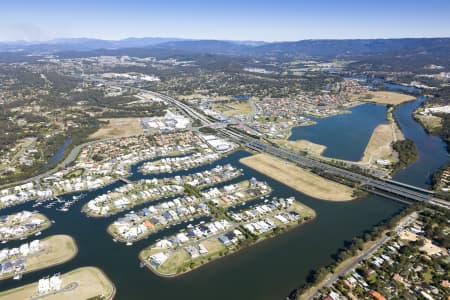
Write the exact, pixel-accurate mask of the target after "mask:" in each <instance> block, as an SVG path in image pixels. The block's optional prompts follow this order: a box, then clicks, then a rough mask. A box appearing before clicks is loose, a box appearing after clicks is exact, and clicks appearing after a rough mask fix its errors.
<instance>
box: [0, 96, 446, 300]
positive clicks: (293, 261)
mask: <svg viewBox="0 0 450 300" xmlns="http://www.w3.org/2000/svg"><path fill="white" fill-rule="evenodd" d="M419 101H422V100H421V99H419ZM412 104H414V105H416V104H417V105H418V104H420V103H419V102H418V101H416V102H413V103H411V106H410V104H404V105H402V106H400V108H399V109H398V110H397V111H396V117H398V118H399V123H400V127H401V128H402V130H404V132H405V135H406V136H408V137H411V138H412V139H414V141H415V142H416V144H417V145H418V148H419V152H420V155H421V160H419V161H418V162H417V163H416V164H414V165H412V166H410V167H408V168H407V169H406V170H405V171H403V172H401V173H399V174H398V175H397V176H398V179H399V180H404V181H405V182H414V183H416V182H417V183H418V184H419V183H422V184H426V182H427V179H426V178H427V176H428V173H429V172H431V171H432V169H433V168H434V167H435V166H438V165H441V164H443V163H445V162H443V161H442V155H443V154H441V152H439V155H435V154H433V153H429V154H427V149H429V148H427V145H428V144H429V143H432V144H433V145H435V144H434V143H437V144H439V141H438V140H434V139H431V142H430V140H429V139H428V135H426V134H425V135H422V134H421V133H418V132H417V131H418V130H419V129H421V128H420V127H416V126H414V125H411V124H410V123H409V122H410V121H411V120H410V121H408V118H411V115H410V113H409V112H410V111H411V110H412V109H414V107H413V105H412ZM352 111H353V115H359V114H362V115H363V117H361V116H358V117H356V118H355V119H353V120H354V122H356V123H354V124H353V125H352V126H349V127H347V130H349V131H350V130H353V129H355V130H360V129H359V127H361V126H363V124H362V123H359V122H363V123H369V124H370V125H367V128H365V129H364V130H361V131H358V132H359V134H361V135H363V136H355V137H354V138H353V140H352V139H351V138H348V139H347V140H345V139H344V140H343V141H341V142H338V141H337V140H338V139H337V138H335V136H333V135H332V134H333V132H332V131H330V129H328V128H323V129H322V131H318V132H317V133H316V134H317V136H318V137H317V139H316V140H313V141H314V142H317V143H321V144H325V145H327V146H328V147H329V149H330V150H329V151H332V152H327V153H326V155H330V156H331V155H335V156H336V157H339V158H341V157H345V158H348V157H346V155H347V152H348V151H350V150H349V148H351V147H350V145H351V144H350V142H351V141H353V144H355V145H354V146H355V147H357V149H360V150H359V151H361V149H363V148H364V147H365V144H367V140H368V138H367V136H370V134H367V132H369V133H370V132H371V131H370V130H373V128H374V127H375V126H376V125H377V124H378V122H383V120H384V114H385V107H383V106H380V105H371V104H368V105H362V106H359V107H355V108H353V109H352ZM344 116H351V115H344ZM337 117H340V116H336V117H331V118H327V119H323V120H320V122H330V121H327V120H329V119H332V118H337ZM368 117H370V118H369V120H368V119H367V118H368ZM403 118H404V119H403ZM355 120H356V121H355ZM320 122H319V124H320ZM344 122H349V124H350V123H351V122H350V121H344ZM411 122H415V121H414V120H412V121H411ZM319 124H318V125H319ZM335 124H337V123H335ZM318 125H315V126H318ZM329 126H333V123H331V124H330V123H329ZM364 126H365V125H364ZM370 128H372V129H370ZM330 135H331V136H330ZM329 139H331V140H334V141H330V142H329V143H328V144H327V143H326V142H327V141H328V140H329ZM355 141H356V142H355ZM420 145H422V146H423V147H422V146H420ZM441 146H442V145H441ZM437 149H439V151H441V150H445V149H442V147H438V148H437ZM362 151H363V150H362ZM361 153H362V152H361ZM248 155H250V154H249V153H248V152H245V151H238V152H235V153H233V154H230V155H229V156H227V157H225V158H223V159H221V160H219V161H216V162H214V163H213V164H210V165H205V166H201V167H198V168H195V169H192V170H190V171H189V172H187V171H180V172H174V173H172V174H160V175H158V176H153V175H146V176H144V175H142V174H140V173H139V171H138V168H139V166H140V165H141V164H142V163H140V164H137V165H135V166H134V167H133V168H132V169H131V171H132V173H133V174H132V175H131V176H130V177H129V179H131V180H138V179H141V178H151V177H163V176H175V175H182V174H186V173H190V172H198V171H202V170H205V169H209V168H211V167H214V166H215V165H217V164H226V163H231V164H233V165H234V166H237V167H238V168H242V169H243V175H242V176H241V177H240V178H236V179H234V180H233V181H231V182H238V181H240V180H243V179H249V178H251V177H256V178H257V179H259V180H264V181H267V182H268V183H269V185H270V186H271V187H272V188H273V190H274V192H273V193H272V196H278V197H289V196H294V197H296V199H297V200H299V201H301V202H302V203H304V204H306V205H308V206H310V207H311V208H313V209H314V210H315V211H316V212H317V217H316V219H314V220H313V221H311V222H309V223H307V224H304V225H302V226H300V227H298V228H295V229H293V230H291V231H289V232H287V233H284V234H282V235H280V236H278V237H276V238H273V239H270V240H266V241H264V242H261V243H258V244H257V245H254V246H252V247H249V248H246V249H245V250H242V251H240V252H238V253H237V254H234V255H231V256H228V257H225V258H223V259H220V260H217V261H214V262H212V263H209V264H207V265H205V266H203V267H201V268H199V269H197V270H194V271H192V272H189V273H187V274H185V275H182V276H179V277H176V278H169V279H167V278H161V277H158V276H156V275H155V274H153V273H152V272H150V271H149V270H147V269H145V268H140V267H139V260H138V253H139V251H140V250H142V249H143V248H145V247H146V246H148V245H150V244H152V243H153V242H155V241H156V240H157V239H160V238H163V237H165V236H168V235H170V234H172V233H173V232H175V231H177V230H179V229H180V228H181V227H182V226H175V227H172V228H170V229H167V230H165V231H162V232H159V233H157V234H154V235H151V236H150V237H149V238H147V239H145V240H142V241H139V242H136V243H134V244H133V245H132V246H126V245H124V244H122V243H116V242H114V241H113V240H112V237H111V236H110V235H109V234H108V233H107V232H106V229H107V227H108V225H109V224H111V223H112V222H113V221H114V220H116V219H117V218H118V217H120V216H122V215H124V214H125V213H126V212H124V213H121V214H118V215H115V216H111V217H108V218H88V217H87V216H86V215H85V214H84V213H82V212H81V208H82V206H83V205H84V204H85V203H86V202H87V201H89V200H91V199H93V198H95V197H97V196H98V195H100V194H103V193H105V192H107V191H109V190H113V189H114V188H116V187H118V186H121V185H123V183H121V182H116V183H113V184H110V185H108V186H105V187H103V188H101V189H98V190H95V191H90V192H88V193H86V194H87V195H86V197H84V198H83V199H82V200H80V201H79V202H77V203H76V204H75V205H74V206H72V208H71V210H70V211H68V212H60V211H56V210H55V208H56V207H57V206H55V207H53V208H51V209H47V208H44V207H43V206H40V207H38V208H37V209H38V210H39V211H40V212H42V213H44V214H45V215H47V216H48V217H49V218H50V219H52V220H54V221H55V224H53V226H52V227H50V228H49V229H47V230H45V231H43V233H42V235H41V236H40V237H39V238H44V237H46V236H49V235H53V234H68V235H71V236H72V237H73V238H74V239H75V240H76V242H77V244H78V247H79V252H78V254H77V256H76V257H75V258H74V259H73V260H71V261H70V262H68V263H65V264H63V265H60V266H56V267H52V268H49V269H45V270H42V271H38V272H34V273H31V274H26V275H24V277H23V279H22V280H20V281H14V280H5V281H1V282H0V290H2V291H3V290H6V289H10V288H14V287H18V286H20V285H23V284H27V283H30V282H33V281H37V280H39V279H40V278H42V277H43V276H46V275H51V274H53V273H56V272H62V273H64V272H68V271H70V270H72V269H74V268H78V267H83V266H96V267H99V268H101V269H102V270H103V271H104V272H105V273H106V274H107V275H108V276H109V278H110V279H111V281H112V282H113V283H114V284H115V285H116V287H117V295H116V299H164V300H166V299H167V300H170V299H200V300H201V299H211V298H213V299H219V300H220V299H224V300H225V299H226V300H229V299H255V300H256V299H258V300H265V299H267V300H269V299H282V298H285V297H286V296H287V295H288V294H289V293H290V292H291V291H292V290H293V289H295V288H296V287H298V286H299V285H301V284H302V283H303V282H304V281H305V280H306V277H307V275H308V273H309V271H310V270H311V269H316V268H319V267H321V266H323V265H326V264H328V263H330V262H331V260H332V258H331V255H332V254H334V253H335V252H336V251H337V250H338V249H339V248H341V247H343V246H344V244H345V241H349V240H351V239H352V238H353V237H355V236H357V235H360V234H361V233H363V232H364V231H366V230H370V229H371V228H372V227H373V226H374V225H375V224H378V223H379V222H381V221H383V220H386V219H389V218H390V217H392V216H393V215H394V214H396V213H398V212H399V211H400V210H401V209H402V208H403V204H400V203H397V202H394V201H392V200H388V199H385V198H382V197H378V196H373V195H370V196H367V197H365V198H363V199H358V200H355V201H350V202H329V201H322V200H318V199H314V198H311V197H308V196H306V195H303V194H301V193H299V192H296V191H295V190H292V189H290V188H289V187H287V186H285V185H283V184H282V183H280V182H277V181H274V180H272V179H270V178H268V177H266V176H264V175H262V174H260V173H257V172H256V171H253V170H252V169H249V168H247V167H246V166H244V165H242V164H240V163H239V159H240V158H242V157H245V156H248ZM352 155H353V156H351V157H352V158H353V159H358V158H359V156H360V155H361V154H358V153H357V152H356V151H355V153H353V154H352ZM433 158H434V159H433ZM424 159H426V160H425V161H422V160H424ZM409 171H410V172H409ZM396 179H397V177H396ZM224 184H226V183H224ZM77 194H78V193H77ZM62 197H63V198H65V199H71V198H72V195H64V196H62ZM147 205H150V204H149V203H147V204H144V205H140V206H138V207H135V208H133V210H138V209H139V208H142V207H144V206H147ZM23 209H27V210H34V209H35V208H32V203H25V204H22V205H19V206H15V207H11V208H7V209H3V210H1V211H0V214H1V215H4V214H9V213H13V212H16V211H20V210H23ZM198 221H199V220H196V221H194V222H198ZM185 225H186V224H185ZM32 239H34V237H30V238H29V239H27V240H25V241H30V240H32ZM23 242H24V241H15V242H8V243H7V244H4V245H3V244H2V247H1V248H4V247H14V246H17V245H20V244H21V243H23Z"/></svg>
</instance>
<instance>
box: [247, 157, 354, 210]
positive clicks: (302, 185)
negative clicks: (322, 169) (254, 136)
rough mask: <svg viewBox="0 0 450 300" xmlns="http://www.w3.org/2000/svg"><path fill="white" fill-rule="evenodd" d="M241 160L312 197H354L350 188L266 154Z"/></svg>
mask: <svg viewBox="0 0 450 300" xmlns="http://www.w3.org/2000/svg"><path fill="white" fill-rule="evenodd" d="M241 162H242V163H243V164H245V165H246V166H248V167H250V168H252V169H255V170H256V171H258V172H261V173H263V174H264V175H266V176H269V177H271V178H273V179H275V180H277V181H279V182H281V183H283V184H285V185H287V186H289V187H291V188H293V189H295V190H297V191H299V192H302V193H304V194H306V195H308V196H311V197H314V198H318V199H323V200H330V201H348V200H352V199H354V197H353V196H352V195H353V190H352V189H351V188H349V187H347V186H345V185H342V184H339V183H336V182H334V181H330V180H327V179H325V178H322V177H320V176H318V175H315V174H313V173H310V172H308V171H306V170H304V169H302V168H300V167H297V166H295V165H293V164H291V163H288V162H286V161H284V160H281V159H279V158H276V157H273V156H270V155H267V154H257V155H253V156H250V157H246V158H243V159H241Z"/></svg>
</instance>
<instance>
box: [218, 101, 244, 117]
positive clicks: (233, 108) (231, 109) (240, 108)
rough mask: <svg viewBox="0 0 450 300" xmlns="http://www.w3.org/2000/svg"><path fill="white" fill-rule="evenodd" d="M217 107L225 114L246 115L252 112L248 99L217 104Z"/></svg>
mask: <svg viewBox="0 0 450 300" xmlns="http://www.w3.org/2000/svg"><path fill="white" fill-rule="evenodd" d="M217 109H218V110H219V111H220V112H222V113H223V114H224V115H225V116H227V117H229V116H234V115H247V114H249V113H251V112H252V106H251V105H250V103H249V102H248V101H240V102H236V103H229V104H224V105H221V106H218V107H217Z"/></svg>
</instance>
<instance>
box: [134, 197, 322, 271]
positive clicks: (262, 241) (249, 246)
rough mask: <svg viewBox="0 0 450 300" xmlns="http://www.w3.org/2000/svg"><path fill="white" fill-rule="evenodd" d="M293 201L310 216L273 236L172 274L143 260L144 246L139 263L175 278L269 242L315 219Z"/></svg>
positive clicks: (313, 213)
mask: <svg viewBox="0 0 450 300" xmlns="http://www.w3.org/2000/svg"><path fill="white" fill-rule="evenodd" d="M295 201H296V204H297V205H298V204H301V205H303V206H304V207H305V208H307V209H308V210H309V211H310V212H311V216H310V218H308V219H306V220H303V221H302V222H301V223H297V224H293V225H287V226H285V227H283V231H282V232H280V233H279V234H276V235H273V236H270V235H266V236H264V237H262V238H260V239H258V240H256V241H254V242H252V243H250V244H248V245H246V246H241V247H240V248H238V249H235V250H233V251H231V252H230V253H228V254H225V255H223V256H220V255H219V256H217V257H215V258H213V259H212V260H210V261H207V262H206V263H203V264H200V265H198V266H196V267H194V268H193V269H189V270H186V271H182V272H180V273H174V274H164V273H161V272H159V271H158V270H156V269H155V268H153V267H152V266H151V265H150V263H149V262H147V261H146V260H145V258H144V257H143V256H142V252H143V251H144V250H145V248H144V250H141V251H140V252H139V255H138V257H139V260H140V261H141V263H142V264H143V265H144V266H145V267H146V268H147V269H149V270H150V271H151V272H152V273H153V274H155V275H157V276H159V277H162V278H166V279H171V278H176V277H180V276H185V275H187V274H188V273H190V272H192V271H197V270H200V269H201V268H202V267H206V266H208V265H209V264H211V263H215V262H219V261H220V260H221V259H224V258H229V257H232V256H233V255H238V254H240V252H241V251H243V250H246V249H251V248H252V247H253V246H255V245H259V244H260V243H264V242H269V241H271V240H272V239H275V238H278V237H281V236H282V235H283V234H285V233H287V232H289V231H291V230H294V229H296V228H299V227H301V226H302V225H305V224H308V223H310V222H312V221H314V220H315V219H316V217H317V213H316V211H315V210H314V209H312V208H310V207H309V206H307V205H305V204H303V203H301V202H299V201H297V200H295Z"/></svg>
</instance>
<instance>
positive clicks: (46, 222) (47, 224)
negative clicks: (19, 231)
mask: <svg viewBox="0 0 450 300" xmlns="http://www.w3.org/2000/svg"><path fill="white" fill-rule="evenodd" d="M31 213H32V214H34V216H33V217H37V218H39V219H41V220H44V226H42V227H40V228H37V229H36V230H33V231H31V232H29V233H28V232H27V233H25V234H23V235H20V236H17V237H13V238H4V239H1V240H5V241H20V240H25V239H27V238H29V237H30V236H32V235H35V234H37V233H39V232H42V231H44V230H47V229H49V228H50V227H51V226H52V224H53V223H52V222H51V221H50V219H49V218H47V216H46V215H44V214H42V213H40V212H31Z"/></svg>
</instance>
